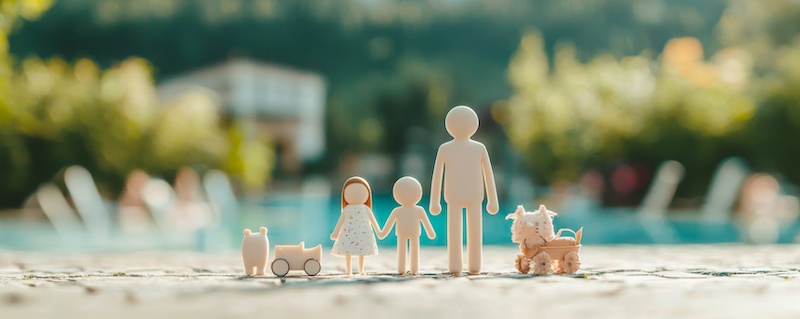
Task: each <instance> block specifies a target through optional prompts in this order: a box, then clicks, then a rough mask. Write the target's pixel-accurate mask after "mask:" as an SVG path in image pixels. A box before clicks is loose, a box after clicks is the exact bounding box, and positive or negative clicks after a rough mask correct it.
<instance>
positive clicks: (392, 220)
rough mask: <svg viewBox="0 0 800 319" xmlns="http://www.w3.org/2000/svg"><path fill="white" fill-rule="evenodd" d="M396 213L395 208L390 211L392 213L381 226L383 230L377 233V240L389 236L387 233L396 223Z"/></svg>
mask: <svg viewBox="0 0 800 319" xmlns="http://www.w3.org/2000/svg"><path fill="white" fill-rule="evenodd" d="M396 212H397V208H395V209H394V210H392V213H391V214H389V219H388V220H386V225H383V230H381V231H380V232H378V238H380V239H384V238H386V236H388V235H389V232H391V231H392V227H394V224H395V223H396V222H397V213H396Z"/></svg>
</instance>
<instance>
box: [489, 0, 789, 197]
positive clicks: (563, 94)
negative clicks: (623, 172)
mask: <svg viewBox="0 0 800 319" xmlns="http://www.w3.org/2000/svg"><path fill="white" fill-rule="evenodd" d="M769 2H770V4H771V5H770V6H764V5H763V4H755V3H753V2H749V1H740V2H732V3H731V5H730V7H729V8H727V9H726V11H725V13H724V15H723V16H722V18H721V22H720V23H719V25H718V27H717V33H718V34H719V35H720V38H721V39H720V40H719V43H721V44H722V45H724V47H722V49H720V50H718V51H717V52H716V53H714V54H712V55H708V54H706V53H705V52H704V50H703V46H702V44H701V42H700V41H699V40H697V39H695V38H691V37H683V38H675V39H672V40H670V41H669V42H667V44H666V45H665V46H664V48H663V50H662V52H661V53H660V54H658V55H654V54H652V53H650V52H649V51H645V52H644V53H640V54H637V55H632V56H626V57H622V58H615V57H613V56H611V55H609V54H601V55H598V56H596V57H593V58H591V59H589V60H588V61H586V62H583V61H581V60H580V59H579V58H578V54H577V53H576V48H575V46H573V45H572V44H570V43H569V42H562V43H561V44H560V45H558V46H557V49H556V52H555V54H554V55H553V57H552V60H551V59H549V57H548V55H547V54H546V52H545V46H544V44H543V40H542V36H541V35H540V34H539V33H531V34H529V35H526V36H525V37H524V38H523V39H522V41H521V42H520V45H519V49H518V50H517V52H516V53H515V55H514V57H513V59H512V61H511V63H510V65H509V70H508V76H509V79H510V82H511V84H512V85H513V87H514V91H515V93H514V94H513V95H512V97H511V98H510V99H509V101H508V103H506V104H501V105H500V106H498V108H500V109H499V110H498V111H497V112H498V113H499V114H502V115H501V116H500V119H501V120H503V122H504V124H505V126H506V128H507V132H508V134H509V137H510V140H511V141H512V143H513V144H514V145H515V146H516V147H517V148H518V149H520V150H523V151H524V152H525V157H526V159H527V160H528V162H529V163H530V164H531V165H532V167H533V168H534V174H535V175H536V176H538V177H539V178H541V179H543V180H545V181H551V182H552V181H555V180H560V179H567V180H576V179H577V177H578V176H579V174H581V173H582V172H583V171H584V170H585V169H587V168H598V167H599V168H603V167H607V166H608V165H612V164H613V163H615V162H619V161H636V162H644V163H648V164H650V165H651V166H652V167H655V166H657V165H658V164H659V163H660V162H661V161H664V160H667V159H675V160H678V161H680V162H681V163H683V164H684V165H685V166H686V167H687V172H688V175H687V180H686V182H685V184H688V185H689V186H688V187H684V188H688V190H685V192H687V193H690V194H694V195H699V194H703V192H704V191H705V187H706V186H705V185H706V183H707V181H708V179H709V178H710V175H711V173H712V172H713V170H714V168H715V166H716V165H717V164H718V163H719V161H720V160H721V159H723V158H725V157H727V156H734V155H741V156H744V157H745V158H747V159H748V160H749V161H750V162H751V163H753V164H754V166H755V167H754V168H755V169H757V170H768V171H773V172H776V173H779V174H780V173H783V174H785V176H786V177H788V178H789V179H790V180H791V181H792V182H794V183H800V169H798V168H797V163H799V162H800V150H798V149H797V145H796V143H793V142H789V141H790V140H791V139H792V138H793V137H796V136H800V135H799V134H800V116H799V115H800V93H799V92H800V81H798V79H800V3H798V2H796V1H789V0H785V1H779V0H774V1H769ZM789 13H791V14H789ZM787 15H788V16H787ZM776 21H781V24H780V25H781V27H780V28H776V27H775V25H774V23H775V22H776ZM786 30H794V31H793V32H794V33H793V34H792V35H791V37H790V36H789V35H787V34H786ZM790 39H791V40H790ZM707 57H708V58H707Z"/></svg>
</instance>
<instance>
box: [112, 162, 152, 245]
mask: <svg viewBox="0 0 800 319" xmlns="http://www.w3.org/2000/svg"><path fill="white" fill-rule="evenodd" d="M149 180H150V175H148V174H147V173H145V172H144V171H142V170H134V171H132V172H131V173H130V174H128V179H127V180H126V181H125V189H124V190H123V191H122V194H121V195H120V196H119V199H118V200H117V221H118V223H119V228H120V229H121V230H122V231H123V232H124V233H126V234H131V235H141V234H144V233H147V232H148V231H150V230H152V229H153V228H154V227H155V225H154V222H153V220H152V218H150V212H149V210H148V209H147V204H145V201H144V187H145V186H146V185H147V182H148V181H149Z"/></svg>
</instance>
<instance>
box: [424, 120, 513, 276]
mask: <svg viewBox="0 0 800 319" xmlns="http://www.w3.org/2000/svg"><path fill="white" fill-rule="evenodd" d="M445 128H446V129H447V132H448V133H449V134H450V135H451V136H452V137H453V140H452V141H449V142H446V143H444V144H442V145H441V146H440V147H439V151H438V152H437V154H436V162H435V164H434V167H433V178H432V179H431V202H430V212H431V215H434V216H436V215H439V213H440V212H441V211H442V205H441V195H442V184H443V182H444V184H445V187H444V201H445V203H446V204H447V260H448V269H449V271H450V273H452V274H455V275H458V274H461V271H462V269H463V267H464V266H463V257H462V249H463V239H462V237H463V236H462V224H463V221H464V220H463V212H462V210H463V209H466V211H467V213H466V215H467V268H468V270H469V273H470V274H478V273H480V271H481V265H482V261H481V259H482V258H483V227H482V224H481V222H482V216H481V212H482V209H481V206H482V204H483V199H484V191H485V195H486V197H488V199H487V202H486V211H487V212H489V214H491V215H494V214H497V212H498V211H499V205H498V201H497V189H496V187H495V182H494V173H493V172H492V164H491V162H490V160H489V153H488V152H487V151H486V147H485V146H484V145H483V144H481V143H479V142H477V141H474V140H472V139H471V137H472V135H474V134H475V132H477V131H478V115H477V114H476V113H475V111H473V110H472V109H471V108H469V107H467V106H463V105H462V106H456V107H454V108H452V109H451V110H450V111H449V112H448V113H447V117H445Z"/></svg>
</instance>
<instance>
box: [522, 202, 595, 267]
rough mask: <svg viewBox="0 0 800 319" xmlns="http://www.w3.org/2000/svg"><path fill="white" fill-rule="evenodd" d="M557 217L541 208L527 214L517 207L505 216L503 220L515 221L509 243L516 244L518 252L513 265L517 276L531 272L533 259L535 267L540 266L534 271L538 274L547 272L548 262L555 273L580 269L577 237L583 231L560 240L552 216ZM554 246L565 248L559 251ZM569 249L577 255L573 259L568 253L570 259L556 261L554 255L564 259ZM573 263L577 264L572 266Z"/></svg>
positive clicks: (578, 240)
mask: <svg viewBox="0 0 800 319" xmlns="http://www.w3.org/2000/svg"><path fill="white" fill-rule="evenodd" d="M557 215H558V214H556V213H554V212H552V211H549V210H547V208H546V207H544V205H541V206H539V209H538V210H536V211H533V212H526V211H525V208H524V207H522V205H519V206H517V210H516V211H515V212H514V213H513V214H509V215H508V216H506V219H511V220H514V224H513V225H512V226H511V241H512V242H514V243H517V244H519V250H520V253H519V254H518V255H517V260H516V262H515V264H516V268H517V270H519V272H520V273H523V274H527V273H528V272H529V271H530V267H531V261H532V260H534V262H535V264H536V266H537V267H538V266H539V265H540V264H541V265H542V267H538V268H542V269H538V271H535V273H537V274H542V273H544V274H546V273H549V272H550V267H551V261H555V262H556V264H555V265H554V266H556V269H557V271H558V272H567V273H573V272H574V271H577V267H580V261H579V259H577V249H579V247H580V238H581V234H582V232H583V229H580V230H578V232H577V233H575V235H576V236H575V238H572V237H561V231H562V230H559V231H558V234H556V233H555V231H554V228H553V217H554V216H557ZM543 247H547V249H548V250H549V253H550V254H554V255H553V257H556V258H555V259H552V260H551V258H550V254H548V253H547V252H545V251H544V250H543V249H542V248H543ZM556 247H564V248H563V249H559V248H556ZM573 247H574V248H573ZM576 248H577V249H576ZM572 250H576V251H575V255H576V256H574V257H573V256H572V254H570V258H567V259H563V258H558V257H557V256H556V255H560V256H561V257H563V256H564V255H565V254H569V253H570V251H572ZM537 255H539V256H537ZM534 257H538V258H534ZM538 259H542V260H538ZM545 259H547V260H545ZM573 259H575V260H573ZM562 261H567V262H569V263H570V264H569V265H567V264H564V265H562V264H561V262H562ZM572 263H577V264H575V265H573V264H572ZM573 269H574V271H573Z"/></svg>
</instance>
